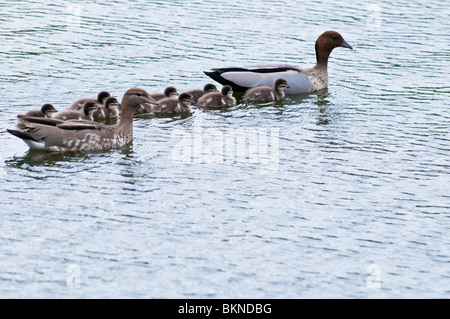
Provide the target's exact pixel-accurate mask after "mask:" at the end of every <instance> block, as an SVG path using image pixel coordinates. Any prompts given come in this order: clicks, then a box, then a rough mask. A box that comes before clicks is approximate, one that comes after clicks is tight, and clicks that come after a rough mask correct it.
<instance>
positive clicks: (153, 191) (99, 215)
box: [0, 0, 450, 298]
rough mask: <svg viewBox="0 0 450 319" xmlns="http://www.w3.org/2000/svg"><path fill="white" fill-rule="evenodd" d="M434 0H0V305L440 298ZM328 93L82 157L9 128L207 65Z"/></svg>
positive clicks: (440, 72)
mask: <svg viewBox="0 0 450 319" xmlns="http://www.w3.org/2000/svg"><path fill="white" fill-rule="evenodd" d="M449 14H450V11H449V7H448V5H447V3H446V2H444V1H437V0H434V1H426V2H422V1H413V2H411V1H409V2H401V1H394V2H391V1H378V2H375V3H373V2H370V1H363V2H360V3H358V4H356V3H352V2H348V3H346V2H342V1H341V2H339V3H336V2H332V1H328V0H325V1H315V2H314V5H311V4H308V3H305V2H294V1H277V2H274V1H263V0H260V1H252V2H248V1H237V2H235V3H233V4H232V5H231V4H230V3H228V2H223V1H216V0H212V1H211V0H210V1H183V2H182V3H180V2H179V1H134V2H132V3H131V2H125V1H114V2H106V1H95V2H92V3H91V4H86V3H84V2H77V1H76V2H67V1H59V0H57V1H35V2H33V1H27V2H22V1H3V2H2V3H1V4H0V25H1V28H0V40H1V43H2V46H1V47H0V63H1V65H2V72H1V74H0V91H1V97H2V101H1V104H0V124H1V127H2V129H1V132H0V144H1V145H2V148H3V150H2V152H1V153H0V178H1V179H2V181H3V182H2V183H1V184H0V189H1V190H0V191H1V193H0V194H1V195H0V211H1V214H2V217H1V224H0V254H1V255H0V257H1V258H0V296H2V297H5V298H442V297H444V298H448V297H449V296H450V249H449V244H450V241H449V237H448V232H449V230H450V220H449V208H450V196H449V189H450V187H449V186H450V183H449V176H450V167H449V149H450V134H449V120H450V113H449V109H448V106H449V105H450V97H449V96H450V85H449V83H450V81H449V80H450V78H449V74H450V67H449V65H450V63H449V62H450V36H449V34H450V26H449V22H448V21H449V20H448V17H449ZM326 30H336V31H339V32H340V33H341V34H342V35H343V37H344V38H345V39H346V40H347V42H349V43H350V44H351V45H352V46H353V48H354V50H347V49H344V48H337V49H335V50H334V51H333V52H332V54H331V58H330V62H329V73H330V79H329V80H330V85H329V87H328V89H327V90H324V91H322V92H318V93H317V94H309V95H308V94H306V95H300V96H289V97H287V98H286V99H285V100H284V101H282V102H279V103H276V104H269V105H264V106H252V105H244V104H242V103H238V105H236V106H235V107H233V108H230V109H228V110H218V111H202V110H199V109H196V108H194V109H193V110H192V112H191V113H190V114H188V115H187V116H175V117H158V116H142V117H138V118H136V119H135V122H134V129H135V131H134V135H135V136H134V141H133V143H132V144H131V145H128V146H126V147H124V148H123V149H120V150H112V151H108V152H104V153H94V154H62V155H55V154H48V153H45V152H35V151H29V150H28V147H27V146H26V145H25V144H24V143H23V142H22V141H20V140H18V139H17V138H15V137H13V136H12V135H10V134H8V133H7V132H6V131H5V130H6V129H7V128H14V127H15V124H16V121H15V116H16V115H17V114H19V113H22V112H25V111H27V110H30V109H37V108H39V107H40V106H41V105H42V104H44V103H53V104H54V105H55V107H56V108H57V109H64V108H65V107H67V106H68V105H69V104H70V102H71V101H73V100H74V99H76V98H78V97H82V96H95V95H96V94H97V93H98V92H99V91H102V90H108V91H109V92H110V93H111V94H112V95H114V96H116V97H118V98H121V97H122V95H123V93H124V92H125V91H126V90H127V89H129V88H131V87H142V88H144V89H146V90H147V91H149V92H161V91H163V90H164V88H165V87H166V86H168V85H174V86H175V87H177V89H178V90H179V91H180V92H182V91H185V90H188V89H193V88H201V87H203V85H204V84H206V83H207V82H210V79H209V78H207V77H206V76H205V75H204V74H203V71H204V70H208V69H210V68H213V67H222V66H242V65H249V64H256V63H268V62H283V63H290V64H293V65H296V66H298V67H311V66H313V65H314V63H315V54H314V41H315V40H316V38H317V37H318V36H319V35H320V34H321V33H322V32H324V31H326Z"/></svg>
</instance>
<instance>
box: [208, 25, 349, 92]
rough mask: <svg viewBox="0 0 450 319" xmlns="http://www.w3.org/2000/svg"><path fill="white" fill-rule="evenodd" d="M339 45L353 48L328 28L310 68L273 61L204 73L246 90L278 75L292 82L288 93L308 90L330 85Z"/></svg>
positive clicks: (268, 82) (268, 83) (240, 90)
mask: <svg viewBox="0 0 450 319" xmlns="http://www.w3.org/2000/svg"><path fill="white" fill-rule="evenodd" d="M337 47H344V48H349V49H353V48H352V47H351V45H350V44H348V43H347V42H346V41H345V40H344V38H343V37H342V36H341V35H340V34H339V33H337V32H336V31H327V32H324V33H323V34H321V35H320V36H319V38H318V39H317V41H316V44H315V49H316V60H317V63H316V65H315V66H314V67H312V68H310V69H299V68H297V67H294V66H292V65H288V64H270V65H257V66H253V67H249V68H217V69H212V71H211V72H206V71H205V72H204V73H205V74H206V75H208V76H209V77H210V78H212V79H213V80H215V81H217V82H219V83H221V84H223V85H231V86H232V87H233V90H234V91H236V92H245V91H247V90H248V89H250V88H253V87H256V86H263V85H264V86H272V85H273V83H274V81H275V80H276V79H278V78H284V79H285V80H286V81H287V82H288V83H289V88H288V89H286V91H285V92H286V94H301V93H309V92H314V91H318V90H321V89H324V88H326V87H327V86H328V71H327V64H328V58H329V56H330V53H331V51H333V49H334V48H337Z"/></svg>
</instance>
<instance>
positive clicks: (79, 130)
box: [8, 88, 156, 152]
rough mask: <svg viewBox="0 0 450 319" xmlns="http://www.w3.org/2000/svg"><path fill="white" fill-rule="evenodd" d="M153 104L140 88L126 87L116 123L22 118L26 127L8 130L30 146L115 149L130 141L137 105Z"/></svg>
mask: <svg viewBox="0 0 450 319" xmlns="http://www.w3.org/2000/svg"><path fill="white" fill-rule="evenodd" d="M149 103H156V101H154V100H153V99H152V98H151V97H150V95H149V94H148V93H147V92H146V91H145V90H143V89H138V88H134V89H129V90H128V91H127V92H126V93H125V94H124V96H123V99H122V115H121V117H120V121H119V123H117V124H115V125H105V124H102V123H98V122H93V121H62V120H55V119H52V118H51V119H47V118H39V117H24V118H23V120H24V123H25V124H26V128H25V129H23V130H8V132H9V133H11V134H12V135H14V136H17V137H19V138H21V139H22V140H23V141H24V142H25V143H26V144H27V145H28V146H29V147H30V148H33V149H40V150H47V151H54V152H65V151H78V152H93V151H102V150H103V151H104V150H109V149H112V148H119V147H122V146H124V145H126V144H128V143H130V142H131V141H132V140H133V116H134V111H135V109H137V108H139V107H140V106H141V105H143V104H144V105H145V104H149Z"/></svg>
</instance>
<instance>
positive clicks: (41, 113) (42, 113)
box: [23, 104, 57, 118]
mask: <svg viewBox="0 0 450 319" xmlns="http://www.w3.org/2000/svg"><path fill="white" fill-rule="evenodd" d="M56 112H57V111H56V109H55V107H54V106H53V105H51V104H44V105H42V106H41V109H40V110H32V111H28V112H26V113H25V114H23V115H25V116H34V117H48V118H50V117H52V116H53V114H54V113H56Z"/></svg>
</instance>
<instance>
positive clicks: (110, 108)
mask: <svg viewBox="0 0 450 319" xmlns="http://www.w3.org/2000/svg"><path fill="white" fill-rule="evenodd" d="M119 114H120V103H119V101H117V99H116V98H115V97H112V96H110V97H109V98H107V99H106V101H105V105H104V106H101V107H100V108H98V109H97V110H96V111H95V112H94V114H93V115H92V116H93V117H94V120H103V119H111V118H116V117H118V116H119Z"/></svg>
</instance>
